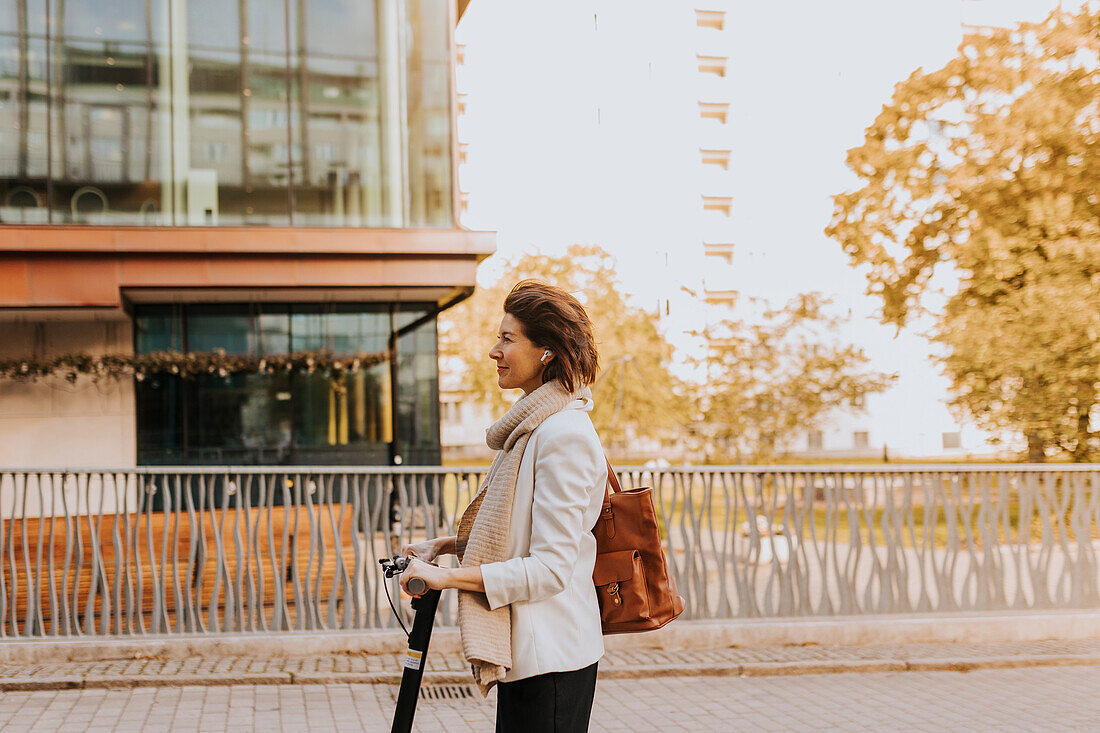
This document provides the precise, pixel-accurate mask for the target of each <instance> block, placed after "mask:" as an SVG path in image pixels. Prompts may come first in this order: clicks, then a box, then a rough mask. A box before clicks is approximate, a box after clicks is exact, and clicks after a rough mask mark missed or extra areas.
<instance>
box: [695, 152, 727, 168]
mask: <svg viewBox="0 0 1100 733" xmlns="http://www.w3.org/2000/svg"><path fill="white" fill-rule="evenodd" d="M730 152H731V151H729V150H717V149H706V148H700V149H699V157H700V159H701V160H702V162H703V165H716V166H718V167H719V168H721V169H722V170H727V171H728V170H729V168H730Z"/></svg>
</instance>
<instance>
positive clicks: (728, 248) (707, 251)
mask: <svg viewBox="0 0 1100 733" xmlns="http://www.w3.org/2000/svg"><path fill="white" fill-rule="evenodd" d="M703 254H704V255H706V256H707V257H717V258H720V259H723V260H725V261H726V264H728V265H732V264H733V245H732V244H722V243H718V242H703Z"/></svg>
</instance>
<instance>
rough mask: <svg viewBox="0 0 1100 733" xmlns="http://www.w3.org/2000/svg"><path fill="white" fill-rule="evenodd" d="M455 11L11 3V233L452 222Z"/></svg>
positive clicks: (2, 26)
mask: <svg viewBox="0 0 1100 733" xmlns="http://www.w3.org/2000/svg"><path fill="white" fill-rule="evenodd" d="M450 54H451V50H450V20H449V3H448V2H447V0H386V1H385V2H383V1H382V0H236V2H234V1H233V0H111V1H110V2H105V1H103V0H0V220H2V221H3V222H5V223H56V224H70V223H78V224H100V225H111V226H125V225H154V226H187V225H193V226H197V225H203V226H211V225H230V226H240V225H248V226H287V225H294V226H346V227H358V226H364V227H433V226H440V227H448V226H453V225H454V211H453V205H452V197H453V192H452V179H453V169H452V157H451V148H452V144H453V143H452V135H451V129H452V128H451V124H452V118H451V72H450Z"/></svg>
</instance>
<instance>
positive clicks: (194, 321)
mask: <svg viewBox="0 0 1100 733" xmlns="http://www.w3.org/2000/svg"><path fill="white" fill-rule="evenodd" d="M185 324H186V329H187V341H186V344H187V350H188V351H198V352H203V353H207V352H212V351H215V350H217V349H223V350H224V351H225V352H226V353H228V354H248V353H250V352H251V351H252V350H253V349H252V347H253V345H254V343H255V339H254V338H252V317H251V316H250V315H249V313H248V311H247V310H244V311H242V309H241V307H240V306H223V305H191V306H188V307H187V310H186V320H185Z"/></svg>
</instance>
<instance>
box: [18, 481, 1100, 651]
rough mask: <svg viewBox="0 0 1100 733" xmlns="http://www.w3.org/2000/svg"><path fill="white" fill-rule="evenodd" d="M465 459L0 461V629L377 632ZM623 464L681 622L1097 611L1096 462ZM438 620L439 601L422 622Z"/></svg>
mask: <svg viewBox="0 0 1100 733" xmlns="http://www.w3.org/2000/svg"><path fill="white" fill-rule="evenodd" d="M484 471H485V469H483V468H439V467H402V468H400V469H397V468H386V467H364V468H359V467H355V468H344V467H292V468H260V467H233V466H223V467H213V468H204V469H199V470H196V469H191V468H183V467H156V468H138V469H119V470H107V469H95V470H75V469H74V470H58V469H21V470H6V471H0V515H2V520H0V637H2V638H19V639H36V638H56V637H101V636H102V637H107V636H109V637H135V636H145V635H164V634H194V633H199V634H221V633H257V634H266V633H279V632H284V631H291V630H295V631H327V630H337V629H340V630H355V629H368V628H395V627H396V626H397V623H396V621H395V620H394V619H393V617H392V614H391V613H390V610H389V606H388V603H387V600H386V594H385V592H384V587H383V586H382V585H381V583H383V582H389V583H390V585H389V586H388V589H389V592H390V594H391V595H392V596H394V598H395V599H396V598H397V597H398V596H399V588H398V585H397V582H396V580H390V581H386V580H384V579H382V578H381V576H380V574H379V573H378V564H377V561H378V559H380V558H382V557H385V556H388V555H390V554H392V553H394V552H396V551H397V549H398V548H399V547H400V546H401V545H402V544H403V543H406V542H415V541H418V540H421V539H424V538H426V537H430V536H436V535H441V534H455V533H456V530H457V521H458V518H459V517H460V516H461V512H462V510H463V509H464V508H465V506H466V505H467V504H468V503H469V501H471V500H472V499H473V497H474V495H475V494H476V492H477V491H478V489H479V487H480V485H481V483H482V481H483V479H484V475H485V474H484ZM622 478H623V483H624V485H652V486H653V487H654V497H655V501H656V504H657V511H658V516H659V519H660V522H661V524H662V527H663V529H664V541H665V548H666V551H667V553H668V556H669V560H670V563H671V568H672V572H673V574H674V576H675V578H676V581H677V584H678V586H679V588H680V592H681V593H682V594H683V595H684V597H685V600H686V602H687V611H686V614H687V616H688V617H689V618H760V617H790V616H831V615H835V614H845V615H857V614H897V613H931V612H943V611H981V610H1042V609H1051V608H1095V607H1098V606H1100V558H1098V552H1100V467H1098V466H1095V465H1083V466H1077V465H1074V466H1012V467H1005V466H1002V465H998V466H974V467H966V468H959V469H954V468H952V469H945V468H944V467H942V466H913V467H899V468H890V469H884V468H882V467H880V466H879V467H866V466H834V467H825V468H823V467H821V466H792V467H756V466H716V467H705V468H702V467H701V468H682V469H647V468H643V467H628V468H627V469H625V470H624V471H622ZM449 561H450V562H454V560H453V559H451V560H449ZM401 612H402V613H403V614H404V615H405V621H406V623H408V622H409V621H410V620H411V613H410V610H409V608H408V606H407V604H402V605H401ZM456 617H457V603H456V599H455V596H454V594H453V593H446V594H444V596H443V599H442V602H441V604H440V607H439V621H438V622H439V623H440V624H451V625H453V624H454V623H455V622H456Z"/></svg>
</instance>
